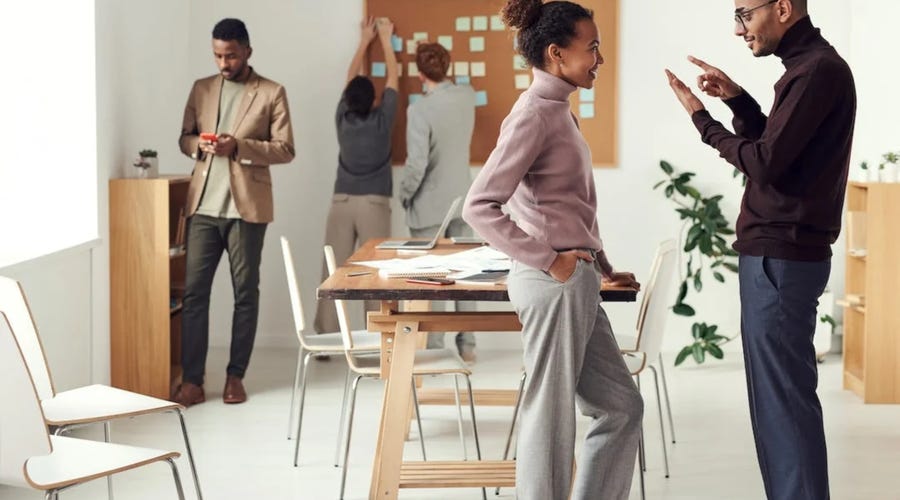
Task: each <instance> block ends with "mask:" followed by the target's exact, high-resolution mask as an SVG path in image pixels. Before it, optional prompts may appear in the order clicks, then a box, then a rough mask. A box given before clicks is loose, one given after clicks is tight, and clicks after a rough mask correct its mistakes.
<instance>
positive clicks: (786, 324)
mask: <svg viewBox="0 0 900 500" xmlns="http://www.w3.org/2000/svg"><path fill="white" fill-rule="evenodd" d="M735 7H736V8H735V11H734V13H735V16H734V19H735V35H737V36H739V37H741V38H743V39H744V41H746V42H747V45H748V47H749V48H750V50H751V51H752V52H753V55H754V56H756V57H762V56H767V55H770V54H774V55H775V56H777V57H779V58H780V59H781V60H782V63H783V64H784V66H785V73H784V75H783V76H782V77H781V79H780V80H779V81H778V82H777V83H776V84H775V99H774V104H773V106H772V110H771V112H770V113H769V116H768V117H766V116H765V115H763V114H762V112H761V110H760V107H759V104H757V103H756V101H755V100H754V99H753V98H752V97H750V95H749V94H748V93H747V92H746V91H745V90H744V89H742V88H741V87H740V86H739V85H737V84H736V83H734V82H733V81H732V80H731V79H730V78H728V76H727V75H726V74H725V73H724V72H722V71H721V70H719V69H718V68H715V67H713V66H710V65H708V64H706V63H705V62H703V61H701V60H699V59H696V58H693V57H690V58H689V59H690V60H691V62H693V63H694V64H696V65H697V66H699V67H700V68H701V69H702V70H703V73H702V74H701V75H700V76H699V77H698V79H697V82H698V85H699V87H700V90H702V91H703V92H704V93H706V94H707V95H709V96H712V97H718V98H721V99H723V100H724V102H725V104H726V105H728V107H729V108H730V109H731V110H732V112H733V113H734V120H733V122H732V124H733V125H734V130H735V133H731V132H730V131H728V130H727V129H726V128H725V127H724V126H723V125H722V124H721V123H719V122H718V121H716V120H714V119H713V118H712V117H711V116H710V114H709V112H708V111H706V109H705V108H704V106H703V104H702V103H701V102H700V100H699V99H698V98H697V97H696V96H695V95H694V94H693V93H692V92H691V90H690V89H689V88H688V87H687V86H686V85H685V84H684V83H683V82H681V80H679V79H678V78H677V77H676V76H675V75H673V74H672V73H671V72H669V71H668V70H666V75H667V76H668V79H669V85H670V86H671V87H672V90H674V92H675V95H676V96H677V97H678V100H679V101H680V102H681V104H682V105H683V106H684V108H685V109H686V110H687V111H688V113H689V114H690V115H691V119H692V120H693V122H694V125H695V126H696V127H697V130H698V131H699V132H700V134H701V137H702V140H703V142H705V143H706V144H709V145H710V146H712V147H714V148H715V149H717V150H718V151H719V153H720V155H721V156H722V158H724V159H725V160H726V161H727V162H728V163H730V164H732V165H734V166H735V167H737V168H738V169H739V170H740V171H741V172H743V173H744V175H745V176H746V177H747V185H746V188H745V190H744V197H743V200H742V202H741V212H740V215H739V216H738V221H737V241H735V243H734V248H735V250H737V251H738V252H739V253H740V261H739V267H740V270H739V281H740V294H741V332H742V337H743V347H744V361H745V367H746V371H747V386H748V393H749V397H750V418H751V422H752V425H753V435H754V438H755V440H756V451H757V456H758V459H759V465H760V469H761V471H762V477H763V483H764V485H765V490H766V496H767V497H768V498H769V499H779V500H782V499H783V500H788V499H790V500H824V499H828V498H829V492H828V463H827V455H826V449H825V433H824V430H823V424H822V407H821V404H820V403H819V398H818V396H817V395H816V385H817V379H818V375H817V370H816V359H815V349H814V348H813V343H812V337H813V332H814V330H815V325H816V304H817V299H818V297H819V296H820V295H821V293H822V291H823V290H824V288H825V285H826V283H827V282H828V275H829V273H830V269H831V248H830V245H831V244H832V243H834V241H835V239H837V236H838V233H839V232H840V228H841V212H842V210H843V202H844V191H845V188H846V185H847V168H848V165H849V161H850V146H851V143H852V138H853V125H854V118H855V115H856V90H855V88H854V84H853V75H852V74H851V72H850V68H849V67H848V66H847V63H846V62H845V61H844V60H843V59H841V57H840V56H839V55H838V54H837V52H836V51H835V50H834V48H833V47H832V46H831V45H829V44H828V42H827V41H826V40H825V39H824V38H822V36H821V35H820V34H819V30H818V29H817V28H814V27H813V25H812V22H811V21H810V19H809V16H808V14H807V8H806V0H769V1H766V0H735Z"/></svg>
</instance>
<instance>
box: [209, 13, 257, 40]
mask: <svg viewBox="0 0 900 500" xmlns="http://www.w3.org/2000/svg"><path fill="white" fill-rule="evenodd" d="M212 37H213V38H214V39H216V40H225V41H229V40H234V41H236V42H237V43H239V44H241V45H242V46H244V47H249V46H250V33H247V26H246V25H245V24H244V21H241V20H240V19H234V18H231V17H228V18H225V19H222V20H221V21H219V22H217V23H216V25H215V27H213V31H212Z"/></svg>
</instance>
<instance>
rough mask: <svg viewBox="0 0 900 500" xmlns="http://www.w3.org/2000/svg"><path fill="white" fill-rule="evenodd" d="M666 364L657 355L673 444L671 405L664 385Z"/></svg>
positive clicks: (673, 432)
mask: <svg viewBox="0 0 900 500" xmlns="http://www.w3.org/2000/svg"><path fill="white" fill-rule="evenodd" d="M665 366H666V363H665V362H664V361H663V357H662V353H659V376H660V378H662V384H663V394H664V395H665V397H666V411H667V412H668V413H669V430H670V431H672V444H675V421H674V420H672V403H671V402H670V401H669V384H667V383H666V370H665V368H664V367H665Z"/></svg>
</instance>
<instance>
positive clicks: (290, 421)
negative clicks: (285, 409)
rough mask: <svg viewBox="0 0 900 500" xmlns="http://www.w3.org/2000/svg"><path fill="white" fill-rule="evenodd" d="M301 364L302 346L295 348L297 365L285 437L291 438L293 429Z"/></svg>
mask: <svg viewBox="0 0 900 500" xmlns="http://www.w3.org/2000/svg"><path fill="white" fill-rule="evenodd" d="M301 364H303V346H300V347H298V348H297V366H296V368H294V386H293V387H292V388H291V409H290V412H289V413H288V430H287V438H288V441H290V440H291V436H292V434H291V432H293V430H294V403H295V402H296V400H297V386H299V385H300V365H301Z"/></svg>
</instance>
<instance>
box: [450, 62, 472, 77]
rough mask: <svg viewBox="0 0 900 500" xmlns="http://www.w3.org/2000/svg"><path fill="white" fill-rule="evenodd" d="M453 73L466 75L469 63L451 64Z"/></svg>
mask: <svg viewBox="0 0 900 500" xmlns="http://www.w3.org/2000/svg"><path fill="white" fill-rule="evenodd" d="M453 73H454V74H456V75H468V74H469V63H467V62H455V63H453Z"/></svg>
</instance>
